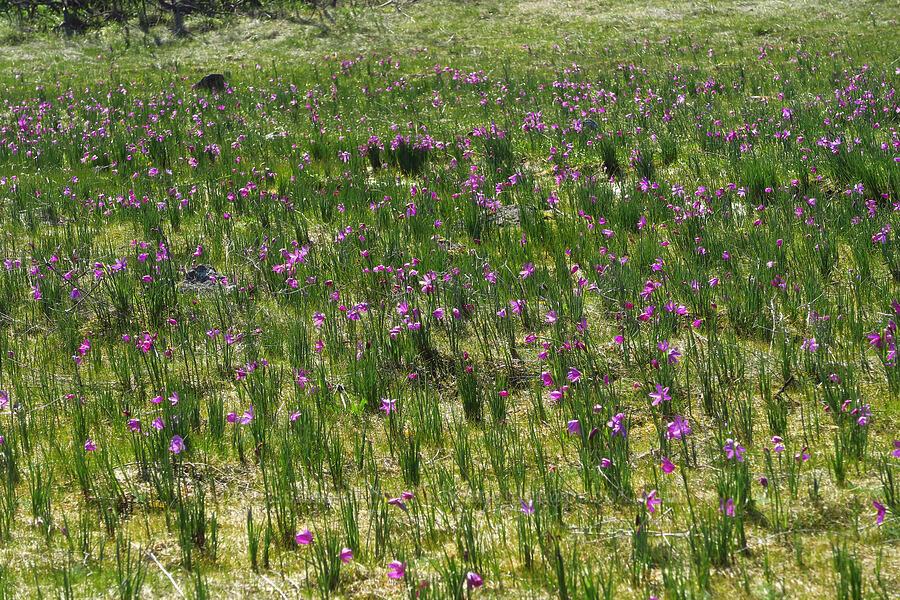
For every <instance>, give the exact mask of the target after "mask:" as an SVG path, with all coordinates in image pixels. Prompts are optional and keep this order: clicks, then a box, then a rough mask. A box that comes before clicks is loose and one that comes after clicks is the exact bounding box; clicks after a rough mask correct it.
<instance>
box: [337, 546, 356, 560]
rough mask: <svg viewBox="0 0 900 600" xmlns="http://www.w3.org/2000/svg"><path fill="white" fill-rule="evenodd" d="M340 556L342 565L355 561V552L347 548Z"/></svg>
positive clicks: (342, 550)
mask: <svg viewBox="0 0 900 600" xmlns="http://www.w3.org/2000/svg"><path fill="white" fill-rule="evenodd" d="M338 556H340V559H341V562H342V563H345V564H346V563H349V562H350V561H351V560H353V550H351V549H350V548H346V547H345V548H342V549H341V553H340V554H339V555H338Z"/></svg>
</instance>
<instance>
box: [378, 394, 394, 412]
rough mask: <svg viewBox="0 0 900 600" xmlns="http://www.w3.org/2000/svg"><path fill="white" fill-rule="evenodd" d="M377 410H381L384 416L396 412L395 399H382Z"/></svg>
mask: <svg viewBox="0 0 900 600" xmlns="http://www.w3.org/2000/svg"><path fill="white" fill-rule="evenodd" d="M378 410H383V411H384V414H386V415H389V414H391V413H392V412H397V399H396V398H394V399H390V398H382V399H381V408H379V409H378Z"/></svg>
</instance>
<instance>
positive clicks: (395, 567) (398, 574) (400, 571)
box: [388, 560, 406, 579]
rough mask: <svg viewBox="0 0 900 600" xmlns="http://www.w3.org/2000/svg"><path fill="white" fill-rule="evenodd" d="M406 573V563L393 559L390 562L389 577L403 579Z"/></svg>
mask: <svg viewBox="0 0 900 600" xmlns="http://www.w3.org/2000/svg"><path fill="white" fill-rule="evenodd" d="M404 575H406V563H405V562H400V561H399V560H392V561H391V562H389V563H388V577H390V578H391V579H403V576H404Z"/></svg>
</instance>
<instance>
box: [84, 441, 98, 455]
mask: <svg viewBox="0 0 900 600" xmlns="http://www.w3.org/2000/svg"><path fill="white" fill-rule="evenodd" d="M99 448H100V446H98V445H97V444H95V443H94V440H92V439H91V438H88V439H87V440H85V442H84V449H85V451H87V452H93V451H94V450H98V449H99Z"/></svg>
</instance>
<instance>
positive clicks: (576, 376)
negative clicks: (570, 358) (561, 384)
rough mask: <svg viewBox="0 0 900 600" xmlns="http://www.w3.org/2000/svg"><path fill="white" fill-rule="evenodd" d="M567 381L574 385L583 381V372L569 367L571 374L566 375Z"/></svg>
mask: <svg viewBox="0 0 900 600" xmlns="http://www.w3.org/2000/svg"><path fill="white" fill-rule="evenodd" d="M566 379H568V380H569V381H571V382H572V383H576V382H578V381H581V371H579V370H578V369H576V368H575V367H569V374H568V375H566Z"/></svg>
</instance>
